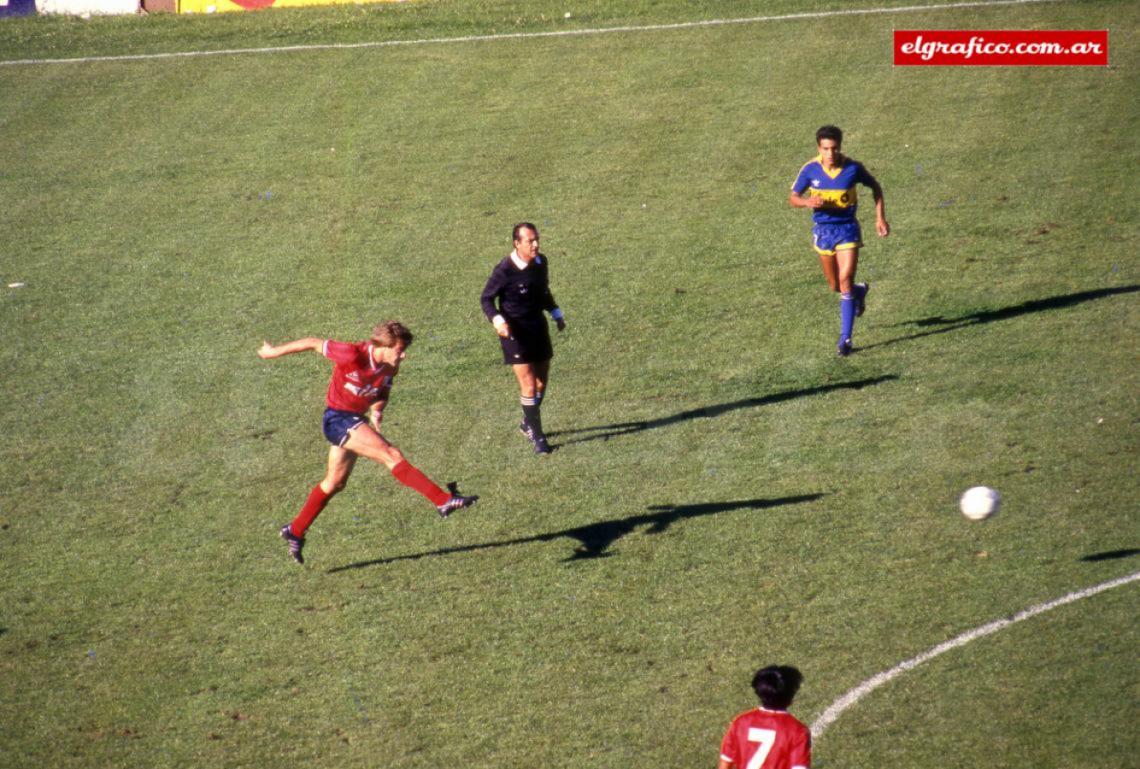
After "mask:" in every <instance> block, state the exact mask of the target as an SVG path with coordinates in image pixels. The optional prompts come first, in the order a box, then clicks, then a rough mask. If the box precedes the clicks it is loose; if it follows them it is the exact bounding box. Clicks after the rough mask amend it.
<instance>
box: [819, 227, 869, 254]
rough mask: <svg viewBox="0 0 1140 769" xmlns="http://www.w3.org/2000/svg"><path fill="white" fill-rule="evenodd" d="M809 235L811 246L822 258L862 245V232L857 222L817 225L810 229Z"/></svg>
mask: <svg viewBox="0 0 1140 769" xmlns="http://www.w3.org/2000/svg"><path fill="white" fill-rule="evenodd" d="M811 234H812V246H813V247H814V248H815V250H816V251H817V252H819V253H820V254H823V255H824V256H831V255H833V254H834V253H835V252H836V251H845V250H847V249H851V248H859V246H861V245H863V231H862V230H860V229H859V222H854V221H852V222H844V223H843V224H817V225H815V226H814V227H812V228H811Z"/></svg>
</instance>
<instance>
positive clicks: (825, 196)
mask: <svg viewBox="0 0 1140 769" xmlns="http://www.w3.org/2000/svg"><path fill="white" fill-rule="evenodd" d="M812 183H813V184H814V183H815V182H812ZM810 193H811V194H810V197H813V198H821V199H822V200H823V202H824V203H827V204H828V205H830V206H833V207H835V208H849V207H850V206H853V205H855V204H856V203H857V202H858V200H859V196H858V194H857V193H856V191H855V188H854V187H852V188H851V189H849V190H817V189H812V190H811V191H810Z"/></svg>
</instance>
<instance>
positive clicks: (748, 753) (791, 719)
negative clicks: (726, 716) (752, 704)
mask: <svg viewBox="0 0 1140 769" xmlns="http://www.w3.org/2000/svg"><path fill="white" fill-rule="evenodd" d="M720 757H721V758H722V759H724V760H725V761H731V762H732V765H733V767H734V769H797V767H803V768H804V769H807V767H810V766H811V732H810V731H809V730H808V728H807V727H806V726H804V725H803V724H802V723H800V722H799V720H797V719H796V717H795V716H793V715H792V714H790V713H788V712H787V711H784V710H765V709H764V708H753V709H752V710H749V711H746V712H744V713H741V714H740V715H738V716H737V717H736V718H735V719H733V721H732V724H731V725H730V726H729V727H728V732H727V733H725V735H724V740H723V741H722V742H721V744H720Z"/></svg>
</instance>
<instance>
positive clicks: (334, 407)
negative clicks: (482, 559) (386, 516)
mask: <svg viewBox="0 0 1140 769" xmlns="http://www.w3.org/2000/svg"><path fill="white" fill-rule="evenodd" d="M411 343H412V332H411V331H409V330H408V329H407V327H405V326H404V325H403V324H401V323H397V322H396V321H394V320H390V321H386V322H384V323H381V324H380V325H378V326H376V328H375V329H374V330H373V332H372V337H371V338H370V339H369V340H368V341H367V342H356V343H352V342H336V341H333V340H331V339H316V338H314V337H307V338H305V339H298V340H296V341H293V342H286V343H285V344H280V345H272V344H270V343H269V342H264V343H262V345H261V348H260V349H259V350H258V351H257V354H258V355H260V356H261V357H262V358H264V359H266V360H269V359H272V358H279V357H281V356H282V355H291V354H293V353H297V352H304V351H306V350H311V351H312V352H315V353H320V354H321V355H323V356H324V357H326V358H328V359H329V360H331V361H332V362H333V373H332V379H331V380H330V381H329V390H328V396H327V398H326V404H327V406H328V408H326V409H325V416H324V433H325V437H326V438H327V439H328V441H329V443H331V444H332V445H331V446H329V461H328V469H327V471H326V472H325V477H324V479H323V480H322V481H321V482H320V483H318V484H317V485H316V486H314V487H313V490H312V491H311V492H309V498H308V499H307V500H306V501H305V505H304V507H302V508H301V512H300V513H298V514H297V517H296V518H294V519H293V522H292V523H290V524H288V525H287V526H285V527H284V528H283V529H281V536H282V538H283V539H284V540H285V541H286V542H287V543H288V544H289V552H290V554H292V556H293V560H295V561H296V562H297V563H304V562H305V559H304V557H303V556H302V555H301V549H302V548H303V547H304V545H305V532H306V531H307V530H308V528H309V526H310V525H312V523H313V520H314V519H315V518H316V517H317V516H318V515H320V513H321V511H322V510H324V509H325V505H327V504H328V502H329V500H330V499H332V498H333V496H335V495H336V494H337V492H339V491H341V490H342V489H343V488H344V487H345V484H347V483H348V476H349V475H350V474H351V473H352V468H353V466H354V465H355V464H356V458H357V457H358V456H361V457H366V458H368V459H371V460H373V461H374V462H379V463H380V464H382V465H384V466H385V467H387V468H388V470H389V472H391V473H392V476H393V477H394V478H395V479H396V480H397V481H399V482H400V483H402V484H404V485H405V486H407V487H409V488H411V489H415V490H416V491H418V492H419V493H420V494H422V495H423V496H425V497H426V498H427V499H429V500H431V502H432V504H434V505H435V506H436V509H437V510H439V514H440V516H442V517H444V518H446V517H447V516H448V515H450V514H451V512H452V511H453V510H457V509H459V508H461V507H468V506H469V505H472V504H474V503H475V500H476V499H478V497H463V496H460V495H459V494H458V493H457V492H456V489H455V486H454V485H451V486H449V491H444V490H443V489H441V488H440V487H439V486H437V485H435V484H434V483H433V482H432V481H431V480H430V479H429V478H428V477H427V476H426V475H424V474H423V473H422V472H420V471H419V470H418V469H417V468H416V467H414V466H413V465H412V464H411V463H410V462H408V460H406V459H405V458H404V455H403V454H402V453H401V452H400V450H399V449H398V448H396V447H395V446H393V445H392V444H391V443H389V442H388V441H387V440H385V438H384V436H382V435H380V420H381V418H382V416H383V413H384V407H385V406H386V405H388V395H389V393H390V391H391V389H392V378H393V377H394V376H396V373H397V372H398V371H399V370H400V362H401V361H403V360H404V358H405V356H406V355H407V352H406V351H407V349H408V346H409V345H410V344H411Z"/></svg>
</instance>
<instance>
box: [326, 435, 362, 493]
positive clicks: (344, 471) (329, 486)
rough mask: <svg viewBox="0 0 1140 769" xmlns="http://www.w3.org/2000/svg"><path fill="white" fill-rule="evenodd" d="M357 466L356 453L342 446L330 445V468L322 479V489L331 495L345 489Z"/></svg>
mask: <svg viewBox="0 0 1140 769" xmlns="http://www.w3.org/2000/svg"><path fill="white" fill-rule="evenodd" d="M355 466H356V454H353V453H352V452H351V451H349V450H348V449H344V448H341V447H340V446H329V461H328V468H327V469H326V470H325V477H324V478H323V479H322V480H321V489H322V490H323V491H324V492H325V493H326V494H328V495H329V496H330V497H331V496H333V495H334V494H336V493H337V492H340V491H343V490H344V487H345V485H346V484H347V483H348V476H349V475H351V474H352V468H354V467H355Z"/></svg>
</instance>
